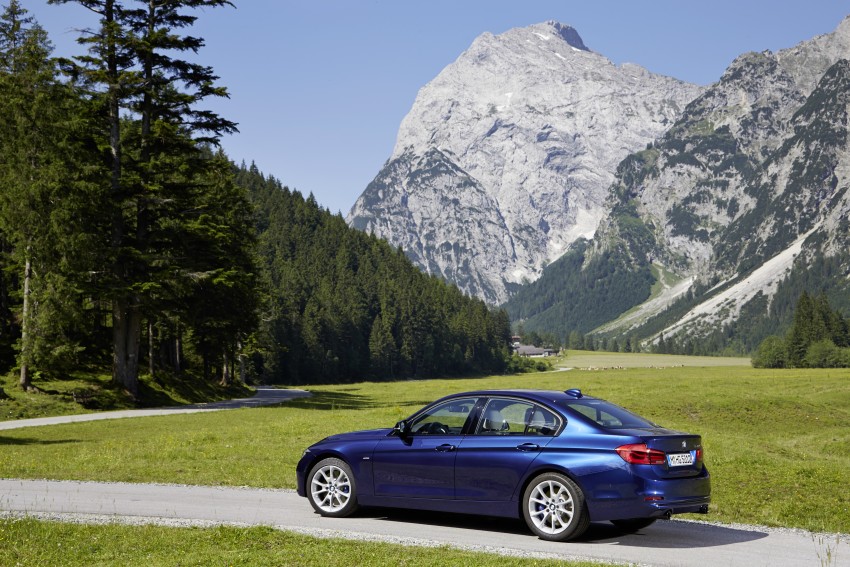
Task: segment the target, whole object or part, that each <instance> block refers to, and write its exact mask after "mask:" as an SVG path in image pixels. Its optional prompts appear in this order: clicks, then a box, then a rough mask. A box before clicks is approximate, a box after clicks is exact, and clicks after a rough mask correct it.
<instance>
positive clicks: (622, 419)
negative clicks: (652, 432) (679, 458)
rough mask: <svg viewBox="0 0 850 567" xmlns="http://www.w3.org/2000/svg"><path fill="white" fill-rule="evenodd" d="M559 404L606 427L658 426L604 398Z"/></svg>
mask: <svg viewBox="0 0 850 567" xmlns="http://www.w3.org/2000/svg"><path fill="white" fill-rule="evenodd" d="M561 404H562V405H564V406H566V407H568V408H569V409H571V410H573V411H576V412H578V413H580V414H582V415H583V416H585V417H588V418H590V419H592V420H593V421H595V422H596V423H598V424H599V425H601V426H602V427H605V428H607V429H648V428H654V427H658V425H656V424H654V423H652V422H651V421H649V420H648V419H644V418H642V417H641V416H639V415H635V414H633V413H632V412H630V411H628V410H624V409H623V408H621V407H620V406H617V405H614V404H612V403H610V402H606V401H605V400H594V399H579V400H567V401H564V402H561Z"/></svg>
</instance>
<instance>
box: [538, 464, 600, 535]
mask: <svg viewBox="0 0 850 567" xmlns="http://www.w3.org/2000/svg"><path fill="white" fill-rule="evenodd" d="M522 514H523V517H524V518H525V523H526V524H528V527H529V528H530V529H531V531H532V532H534V534H535V535H537V537H539V538H540V539H545V540H548V541H569V540H571V539H575V538H577V537H579V536H580V535H581V534H583V533H584V532H585V530H587V526H589V525H590V515H589V514H588V513H587V509H586V507H585V502H584V493H583V492H582V491H581V489H580V488H579V487H578V485H577V484H576V483H575V482H573V481H572V480H570V479H569V478H567V477H566V476H564V475H562V474H558V473H544V474H541V475H540V476H538V477H537V478H535V479H534V480H532V481H531V483H530V484H529V485H528V487H527V488H526V489H525V492H524V493H523V496H522Z"/></svg>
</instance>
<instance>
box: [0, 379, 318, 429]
mask: <svg viewBox="0 0 850 567" xmlns="http://www.w3.org/2000/svg"><path fill="white" fill-rule="evenodd" d="M309 395H310V392H306V391H304V390H283V389H278V388H257V393H256V394H255V395H254V396H252V397H250V398H240V399H236V400H225V401H222V402H210V403H207V404H194V405H189V406H175V407H170V408H158V409H137V410H121V411H104V412H98V413H84V414H80V415H60V416H56V417H39V418H35V419H18V420H14V421H0V431H2V430H5V429H20V428H22V427H36V426H39V425H56V424H60V423H78V422H81V421H95V420H99V419H124V418H128V417H147V416H151V415H173V414H177V413H199V412H205V411H221V410H228V409H238V408H250V407H259V406H268V405H273V404H279V403H281V402H285V401H287V400H291V399H293V398H303V397H305V396H309Z"/></svg>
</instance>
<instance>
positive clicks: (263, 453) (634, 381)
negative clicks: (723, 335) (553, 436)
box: [0, 355, 850, 537]
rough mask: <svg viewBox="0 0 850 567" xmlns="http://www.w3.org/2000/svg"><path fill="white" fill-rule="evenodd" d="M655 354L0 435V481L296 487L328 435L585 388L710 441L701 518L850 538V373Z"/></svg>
mask: <svg viewBox="0 0 850 567" xmlns="http://www.w3.org/2000/svg"><path fill="white" fill-rule="evenodd" d="M632 357H638V360H636V359H634V358H632V359H631V360H632V362H633V363H634V364H633V365H637V366H641V365H644V364H645V362H641V361H639V358H640V355H632ZM628 360H629V357H626V359H625V361H626V362H628ZM716 360H717V361H718V362H719V361H721V360H722V359H716ZM576 362H577V360H576V358H574V357H573V358H572V359H570V358H568V359H567V360H566V361H560V362H558V365H559V366H561V365H566V364H562V363H569V364H575V363H576ZM609 362H611V361H609ZM614 362H616V361H614ZM621 362H622V361H621ZM639 362H640V363H639ZM658 362H659V361H657V360H656V361H654V364H646V365H645V366H643V367H632V368H625V367H621V366H622V365H621V364H616V363H610V364H607V369H604V370H598V369H594V370H581V369H578V367H579V364H575V367H574V368H576V369H572V370H566V371H553V372H546V373H538V374H526V375H519V376H492V377H487V378H478V379H451V380H447V379H444V380H419V381H404V382H394V383H361V384H348V385H333V386H311V387H309V388H307V389H309V390H310V391H311V392H312V393H313V396H312V397H311V398H304V399H299V400H294V401H291V402H288V403H286V404H283V405H281V406H279V407H272V408H258V409H247V410H233V411H227V412H217V413H208V414H193V415H175V416H166V417H152V418H139V419H134V420H123V421H100V422H89V423H80V424H68V425H62V426H52V427H43V428H28V429H21V430H9V431H4V432H3V433H2V434H0V446H2V451H0V476H2V477H7V478H49V479H77V480H101V481H127V482H163V483H185V484H205V485H233V486H253V487H273V488H294V486H295V463H296V462H297V461H298V459H299V457H300V456H301V453H302V451H303V450H304V448H306V447H307V446H308V445H310V444H311V443H313V442H315V441H317V440H319V439H321V438H322V437H325V436H326V435H330V434H332V433H336V432H342V431H349V430H354V429H367V428H377V427H390V426H392V424H394V423H395V422H396V421H398V420H399V419H403V418H404V417H406V416H408V415H409V414H411V413H412V412H413V411H415V410H416V409H418V408H419V407H421V406H422V405H424V404H426V403H428V402H430V401H432V400H434V399H436V398H438V397H440V396H443V395H445V394H448V393H452V392H457V391H464V390H472V389H480V388H543V389H559V390H563V389H566V388H581V389H582V391H583V392H585V393H587V394H590V395H594V396H599V397H603V398H606V399H608V400H610V401H613V402H615V403H618V404H620V405H622V406H625V407H627V408H629V409H631V410H633V411H635V412H637V413H639V414H641V415H644V416H646V417H648V418H650V419H652V420H653V421H655V422H657V423H660V424H662V425H665V426H667V427H671V428H674V429H680V430H684V431H688V432H695V433H699V434H701V435H702V436H703V442H704V446H705V449H706V456H705V459H706V463H707V466H708V467H709V470H710V471H711V474H712V488H713V493H712V505H711V512H710V514H709V515H708V516H707V517H703V516H700V517H698V518H699V519H707V520H710V521H717V522H722V523H748V524H758V525H765V526H784V527H796V528H803V529H807V530H811V531H815V532H833V533H845V534H846V533H850V495H848V492H847V487H848V486H850V428H848V426H847V424H848V422H850V370H808V369H806V370H802V369H801V370H762V369H752V368H749V367H746V366H721V365H715V366H702V367H681V366H680V365H679V364H680V361H679V360H677V358H676V357H670V358H662V359H661V361H660V362H662V363H666V365H665V364H658ZM638 363H639V364H638ZM586 367H587V368H603V367H606V364H601V363H600V361H599V360H596V362H595V363H593V364H588V365H587V366H586ZM306 505H307V504H306V501H305V506H306ZM0 526H3V525H2V524H0ZM0 529H2V530H5V531H8V529H9V528H8V525H5V526H3V527H2V528H0ZM57 529H58V528H57ZM61 529H82V528H79V527H78V528H61ZM115 529H119V528H115ZM127 529H139V528H129V527H128V528H127ZM2 533H3V532H2V531H0V535H2ZM193 537H194V536H193ZM269 537H270V536H269Z"/></svg>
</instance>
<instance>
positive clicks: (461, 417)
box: [410, 398, 477, 435]
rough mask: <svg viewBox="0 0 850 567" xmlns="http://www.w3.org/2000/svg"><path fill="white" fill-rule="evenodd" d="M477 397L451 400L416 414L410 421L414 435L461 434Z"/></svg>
mask: <svg viewBox="0 0 850 567" xmlns="http://www.w3.org/2000/svg"><path fill="white" fill-rule="evenodd" d="M476 401H477V398H461V399H457V400H449V401H447V402H444V403H442V404H440V405H438V406H434V407H432V408H431V409H429V410H427V411H426V412H425V413H421V414H419V415H418V416H416V417H415V418H414V419H413V421H411V423H410V432H411V433H412V434H413V435H460V433H461V431H463V424H464V423H466V420H467V418H468V417H469V414H470V413H471V412H472V409H473V408H474V407H475V402H476Z"/></svg>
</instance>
